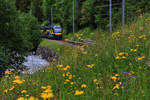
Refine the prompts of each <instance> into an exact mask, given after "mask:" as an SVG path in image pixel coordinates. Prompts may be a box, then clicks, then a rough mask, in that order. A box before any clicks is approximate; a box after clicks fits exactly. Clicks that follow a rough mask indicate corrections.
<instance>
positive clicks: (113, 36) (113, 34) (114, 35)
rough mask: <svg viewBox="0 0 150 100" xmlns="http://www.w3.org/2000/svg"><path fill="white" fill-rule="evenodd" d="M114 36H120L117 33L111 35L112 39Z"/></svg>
mask: <svg viewBox="0 0 150 100" xmlns="http://www.w3.org/2000/svg"><path fill="white" fill-rule="evenodd" d="M114 36H120V34H119V32H114V33H113V34H112V37H114Z"/></svg>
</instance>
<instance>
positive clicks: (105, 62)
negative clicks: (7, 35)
mask: <svg viewBox="0 0 150 100" xmlns="http://www.w3.org/2000/svg"><path fill="white" fill-rule="evenodd" d="M149 16H150V15H145V16H143V17H142V16H140V17H139V18H138V20H137V21H136V22H135V23H131V24H130V25H125V26H124V27H123V28H121V29H118V30H116V32H114V33H112V34H110V33H100V32H99V31H96V32H94V33H91V34H89V35H88V38H91V39H93V38H94V40H95V41H96V44H95V45H91V46H87V45H84V46H79V47H78V48H74V49H73V48H71V47H70V48H69V47H65V46H64V47H63V53H62V55H61V56H62V58H61V59H60V61H59V62H55V61H54V62H53V63H51V65H50V66H49V67H45V68H44V69H43V70H41V71H39V72H36V73H35V74H33V75H22V76H21V77H20V78H21V79H24V80H25V82H23V83H21V84H17V83H16V84H15V85H13V82H12V81H13V80H14V77H15V74H10V75H9V77H7V75H6V76H5V77H4V78H3V79H2V81H1V82H0V88H1V91H0V97H1V98H6V99H3V100H15V99H16V98H19V97H25V95H27V94H28V95H29V96H26V98H29V97H31V96H34V97H36V98H38V99H39V100H46V99H42V97H40V96H41V93H43V89H42V88H41V86H47V85H50V86H51V88H50V90H51V91H50V93H51V95H53V97H51V99H54V100H149V99H150V95H149V92H150V86H149V84H150V81H149V80H150V68H149V65H148V62H149V37H150V28H149V27H150V23H149V22H150V17H149ZM84 35H85V34H83V35H81V32H80V34H79V33H78V35H75V36H76V40H77V39H79V40H80V39H84V38H86V37H87V34H86V35H85V36H84ZM21 79H20V80H21ZM15 80H16V79H15ZM12 86H14V87H15V88H14V89H12V90H11V89H10V88H11V87H12ZM5 89H8V91H4V90H5ZM9 89H10V90H9ZM22 90H26V91H27V92H26V93H21V91H22ZM4 92H5V93H4ZM47 95H48V94H47ZM45 97H46V96H45ZM49 100H50V98H49Z"/></svg>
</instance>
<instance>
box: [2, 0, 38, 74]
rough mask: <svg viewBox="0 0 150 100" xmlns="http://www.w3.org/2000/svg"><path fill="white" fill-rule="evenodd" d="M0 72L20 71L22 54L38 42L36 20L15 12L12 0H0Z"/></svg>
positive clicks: (26, 52) (22, 59)
mask: <svg viewBox="0 0 150 100" xmlns="http://www.w3.org/2000/svg"><path fill="white" fill-rule="evenodd" d="M0 9H1V11H0V26H1V27H0V40H1V41H0V45H1V49H0V59H1V60H0V62H1V63H0V65H1V66H2V67H0V72H1V74H3V73H4V71H5V70H6V69H13V70H15V71H20V70H22V69H23V68H24V67H23V66H22V62H23V61H24V56H25V55H27V54H28V52H29V51H30V50H31V49H32V48H34V47H36V46H37V45H38V44H39V43H40V32H39V26H38V22H37V20H36V19H35V18H34V17H32V16H31V15H26V14H21V13H20V12H17V10H16V7H15V2H14V1H9V0H0Z"/></svg>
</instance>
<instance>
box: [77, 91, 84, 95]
mask: <svg viewBox="0 0 150 100" xmlns="http://www.w3.org/2000/svg"><path fill="white" fill-rule="evenodd" d="M83 93H84V92H83V91H79V90H76V91H75V95H81V94H83Z"/></svg>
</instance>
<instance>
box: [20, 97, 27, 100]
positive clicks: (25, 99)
mask: <svg viewBox="0 0 150 100" xmlns="http://www.w3.org/2000/svg"><path fill="white" fill-rule="evenodd" d="M18 100H27V98H23V97H19V98H18Z"/></svg>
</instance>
